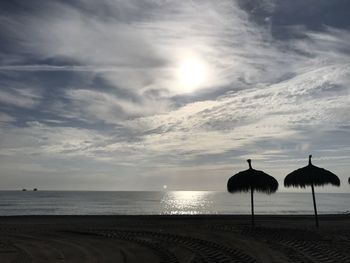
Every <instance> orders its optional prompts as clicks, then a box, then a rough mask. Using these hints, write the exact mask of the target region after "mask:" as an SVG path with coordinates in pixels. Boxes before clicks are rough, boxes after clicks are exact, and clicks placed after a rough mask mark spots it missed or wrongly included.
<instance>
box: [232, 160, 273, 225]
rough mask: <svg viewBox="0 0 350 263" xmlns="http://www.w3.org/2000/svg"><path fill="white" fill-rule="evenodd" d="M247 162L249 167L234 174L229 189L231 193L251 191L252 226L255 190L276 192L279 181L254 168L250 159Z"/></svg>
mask: <svg viewBox="0 0 350 263" xmlns="http://www.w3.org/2000/svg"><path fill="white" fill-rule="evenodd" d="M247 162H248V164H249V169H248V170H245V171H241V172H239V173H237V174H235V175H234V176H232V177H231V178H230V179H229V180H228V182H227V191H228V192H230V193H236V192H248V191H250V200H251V212H252V226H254V225H255V223H254V222H255V220H254V192H255V191H258V192H263V193H267V194H271V193H274V192H276V191H277V189H278V182H277V180H276V179H275V178H273V177H272V176H270V175H268V174H266V173H264V172H263V171H259V170H255V169H253V168H252V161H251V160H250V159H248V160H247Z"/></svg>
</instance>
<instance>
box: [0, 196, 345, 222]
mask: <svg viewBox="0 0 350 263" xmlns="http://www.w3.org/2000/svg"><path fill="white" fill-rule="evenodd" d="M316 201H317V208H318V212H319V214H343V213H349V212H350V194H348V193H317V194H316ZM254 204H255V212H256V213H257V214H275V215H276V214H280V215H282V214H313V204H312V195H311V193H284V192H278V193H276V194H272V195H266V194H259V193H256V194H254ZM249 213H250V194H249V193H246V194H229V193H226V192H212V191H167V192H166V191H164V192H136V191H135V192H133V191H122V192H95V191H37V192H34V191H23V192H22V191H0V215H5V216H9V215H150V214H152V215H153V214H154V215H159V214H174V215H175V214H176V215H182V214H249Z"/></svg>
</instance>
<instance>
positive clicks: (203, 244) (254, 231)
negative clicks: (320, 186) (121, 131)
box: [0, 215, 350, 263]
mask: <svg viewBox="0 0 350 263" xmlns="http://www.w3.org/2000/svg"><path fill="white" fill-rule="evenodd" d="M250 223H251V221H250V216H248V215H183V216H174V215H148V216H146V215H143V216H7V217H6V216H5V217H0V232H1V234H0V262H1V263H7V262H72V263H73V262H91V263H93V262H96V263H97V262H174V263H175V262H179V263H180V262H186V263H190V262H218V263H220V262H350V251H349V247H350V215H321V216H320V228H319V229H317V228H316V227H315V226H314V218H313V216H309V215H307V216H303V215H291V216H287V215H283V216H272V215H258V216H256V226H255V227H251V225H250Z"/></svg>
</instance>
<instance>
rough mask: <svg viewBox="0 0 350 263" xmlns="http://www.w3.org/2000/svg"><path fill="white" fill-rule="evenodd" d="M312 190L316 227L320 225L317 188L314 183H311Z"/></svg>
mask: <svg viewBox="0 0 350 263" xmlns="http://www.w3.org/2000/svg"><path fill="white" fill-rule="evenodd" d="M311 190H312V200H313V201H314V211H315V220H316V227H318V216H317V208H316V199H315V190H314V184H313V183H311Z"/></svg>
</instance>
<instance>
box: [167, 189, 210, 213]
mask: <svg viewBox="0 0 350 263" xmlns="http://www.w3.org/2000/svg"><path fill="white" fill-rule="evenodd" d="M210 195H212V192H205V191H176V192H175V191H174V192H167V193H166V194H165V195H164V197H163V198H162V200H161V202H160V205H161V211H163V214H170V215H183V214H187V215H188V214H190V215H194V214H208V213H210V212H211V213H213V211H212V204H213V201H212V200H211V198H210Z"/></svg>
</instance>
